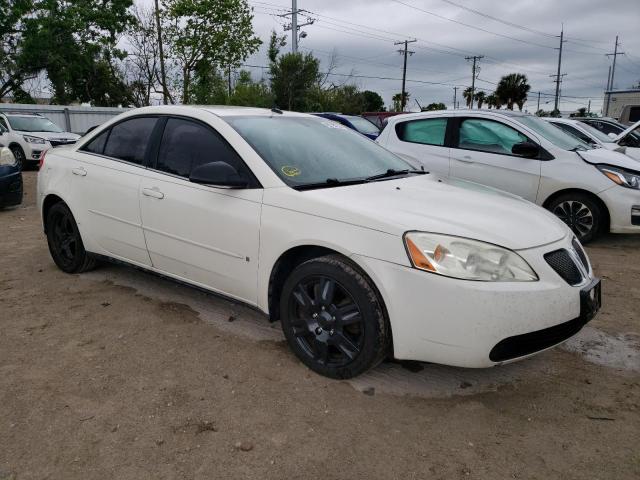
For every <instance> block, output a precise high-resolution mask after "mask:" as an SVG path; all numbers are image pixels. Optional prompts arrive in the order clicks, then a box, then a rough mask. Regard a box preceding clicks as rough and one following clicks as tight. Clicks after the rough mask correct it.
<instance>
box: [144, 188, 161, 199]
mask: <svg viewBox="0 0 640 480" xmlns="http://www.w3.org/2000/svg"><path fill="white" fill-rule="evenodd" d="M142 194H143V195H146V196H147V197H153V198H157V199H158V200H162V199H163V198H164V193H162V192H161V191H160V190H158V187H153V188H143V189H142Z"/></svg>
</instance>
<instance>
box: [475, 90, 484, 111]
mask: <svg viewBox="0 0 640 480" xmlns="http://www.w3.org/2000/svg"><path fill="white" fill-rule="evenodd" d="M473 98H475V100H476V102H478V108H482V104H483V103H484V102H485V101H486V99H487V95H486V94H485V93H484V92H478V93H476V94H475V95H474V96H473Z"/></svg>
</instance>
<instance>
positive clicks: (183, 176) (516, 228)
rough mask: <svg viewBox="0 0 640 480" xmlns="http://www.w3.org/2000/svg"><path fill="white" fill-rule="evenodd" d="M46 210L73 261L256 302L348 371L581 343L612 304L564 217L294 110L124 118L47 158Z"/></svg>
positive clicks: (55, 241)
mask: <svg viewBox="0 0 640 480" xmlns="http://www.w3.org/2000/svg"><path fill="white" fill-rule="evenodd" d="M38 207H39V209H40V212H41V214H42V219H43V223H44V229H45V232H46V235H47V240H48V244H49V249H50V252H51V256H52V257H53V260H54V261H55V263H56V264H57V265H58V267H60V268H61V269H62V270H63V271H65V272H68V273H80V272H83V271H86V270H88V269H90V268H92V267H93V266H94V265H95V264H96V262H97V261H99V260H101V259H115V260H118V261H121V262H126V263H128V264H131V265H135V266H137V267H141V268H143V269H146V270H149V271H152V272H155V273H158V274H161V275H164V276H167V277H171V278H174V279H177V280H180V281H182V282H186V283H189V284H192V285H195V286H198V287H201V288H204V289H207V290H209V291H211V292H215V293H217V294H221V295H223V296H225V297H228V298H232V299H234V300H237V301H241V302H244V303H246V304H249V305H251V306H253V307H255V308H257V309H259V310H261V311H262V312H264V313H265V314H267V315H268V316H269V318H270V319H271V320H272V321H276V320H279V321H280V322H281V324H282V329H283V331H284V334H285V336H286V338H287V341H288V343H289V345H290V347H291V349H292V350H293V352H294V353H295V354H296V355H297V356H298V358H300V360H301V361H302V362H304V363H305V364H306V365H307V366H308V367H309V368H311V369H313V370H314V371H316V372H318V373H320V374H323V375H326V376H329V377H333V378H348V377H352V376H355V375H358V374H361V373H363V372H365V371H367V370H368V369H370V368H373V367H375V366H376V365H377V364H378V363H379V362H380V361H381V360H383V359H384V358H385V357H387V356H390V355H393V356H394V357H395V358H397V359H410V360H419V361H427V362H435V363H442V364H448V365H456V366H462V367H489V366H493V365H499V364H502V363H505V362H509V361H513V360H517V359H521V358H524V357H527V356H529V355H532V354H534V353H537V352H540V351H542V350H545V349H547V348H550V347H552V346H554V345H557V344H559V343H561V342H563V341H565V340H566V339H568V338H569V337H571V336H572V335H574V334H575V333H577V332H578V331H579V330H580V329H581V328H582V327H583V326H584V324H585V323H587V322H588V321H589V320H591V319H592V318H593V316H594V315H595V313H596V312H597V310H598V308H599V306H600V282H599V280H598V279H597V278H595V277H594V275H593V272H592V269H591V266H590V264H589V260H588V258H587V256H586V254H585V252H584V251H583V249H582V247H581V245H580V243H579V242H578V241H577V240H576V238H575V236H574V234H573V233H572V232H571V230H570V229H569V228H568V227H567V226H566V225H565V224H564V223H562V222H561V221H560V220H558V219H557V218H555V217H554V216H553V215H552V214H551V213H549V212H547V211H545V210H544V209H542V208H540V207H537V206H535V205H533V204H531V203H529V202H527V201H525V200H522V199H520V198H518V197H515V196H512V195H510V194H506V193H503V192H500V191H497V190H492V189H488V188H484V187H480V186H478V185H476V184H472V183H466V182H462V181H456V180H448V179H446V178H442V177H440V176H438V175H434V174H428V173H427V172H425V171H423V170H414V169H412V167H411V166H410V165H409V164H408V163H406V162H405V161H404V160H402V159H401V158H400V157H398V156H396V155H395V154H392V153H390V152H389V151H387V150H385V149H384V148H382V147H381V146H379V145H377V144H375V143H374V142H371V141H370V140H368V139H367V138H365V137H363V136H362V135H360V134H359V133H357V132H354V131H352V130H349V129H347V128H345V127H342V126H341V125H338V124H336V123H335V122H332V121H330V120H326V119H322V118H317V117H312V116H309V115H304V114H297V113H288V112H285V113H283V112H281V111H280V110H277V109H274V110H262V109H248V108H214V107H211V108H207V107H200V108H194V107H177V106H176V107H148V108H143V109H138V110H133V111H130V112H127V113H125V114H122V115H120V116H118V117H116V118H114V119H113V120H111V121H110V122H108V123H106V124H105V125H102V126H101V127H99V128H97V129H95V130H94V131H92V132H91V133H90V134H88V135H87V136H85V137H83V138H81V139H80V140H79V141H78V143H77V144H76V145H74V146H72V147H65V148H59V149H55V150H51V151H49V152H48V153H47V154H46V157H45V158H44V159H43V160H42V163H41V167H40V171H39V174H38Z"/></svg>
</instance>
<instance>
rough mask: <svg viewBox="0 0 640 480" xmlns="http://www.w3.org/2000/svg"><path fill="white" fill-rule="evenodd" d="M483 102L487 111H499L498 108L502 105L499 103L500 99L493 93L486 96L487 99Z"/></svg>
mask: <svg viewBox="0 0 640 480" xmlns="http://www.w3.org/2000/svg"><path fill="white" fill-rule="evenodd" d="M485 101H486V103H487V106H488V107H489V109H491V108H492V107H493V108H495V109H497V110H500V108H501V107H502V103H500V99H499V98H498V96H497V95H496V94H495V93H491V94H489V95H487V98H486V99H485Z"/></svg>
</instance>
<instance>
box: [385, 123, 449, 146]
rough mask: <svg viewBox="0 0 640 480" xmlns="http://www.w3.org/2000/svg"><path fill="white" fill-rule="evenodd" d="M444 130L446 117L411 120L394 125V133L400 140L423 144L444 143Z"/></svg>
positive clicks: (445, 130)
mask: <svg viewBox="0 0 640 480" xmlns="http://www.w3.org/2000/svg"><path fill="white" fill-rule="evenodd" d="M446 132H447V119H446V118H428V119H422V120H413V121H411V122H402V123H398V124H397V125H396V133H397V135H398V138H399V139H400V140H402V141H403V142H411V143H422V144H423V145H437V146H442V145H444V138H445V134H446Z"/></svg>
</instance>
